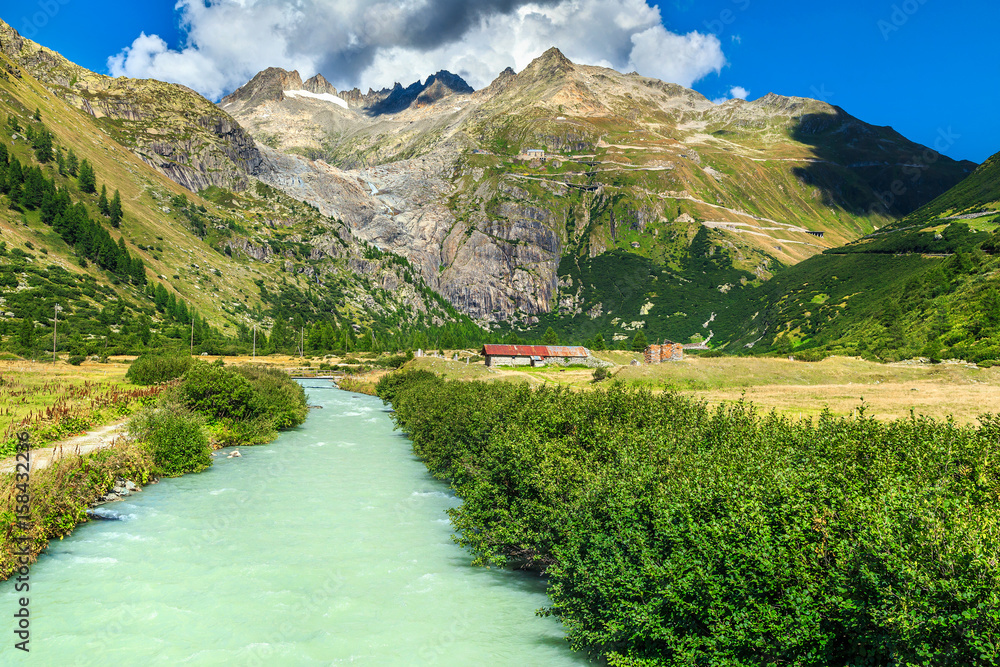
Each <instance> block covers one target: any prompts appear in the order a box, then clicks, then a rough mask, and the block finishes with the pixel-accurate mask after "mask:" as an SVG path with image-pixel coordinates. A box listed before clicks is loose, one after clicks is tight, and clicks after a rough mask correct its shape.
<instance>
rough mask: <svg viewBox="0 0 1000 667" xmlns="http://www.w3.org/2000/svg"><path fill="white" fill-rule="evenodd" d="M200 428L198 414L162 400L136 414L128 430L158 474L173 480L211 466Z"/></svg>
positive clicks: (210, 451)
mask: <svg viewBox="0 0 1000 667" xmlns="http://www.w3.org/2000/svg"><path fill="white" fill-rule="evenodd" d="M203 425H204V420H203V419H202V418H201V417H200V416H199V415H196V414H193V413H191V412H189V411H187V410H186V409H185V408H184V407H183V406H181V405H179V404H177V403H171V402H168V401H164V402H161V403H160V404H159V405H158V406H156V407H153V408H146V409H144V410H142V411H141V412H139V413H138V414H137V415H135V416H134V417H133V418H132V419H131V420H130V421H129V425H128V430H129V433H131V434H132V436H133V437H134V438H136V439H137V440H139V441H141V442H144V443H146V445H147V446H148V447H149V451H150V453H151V454H152V456H153V463H154V466H155V468H156V473H157V474H158V475H163V476H167V477H176V476H177V475H183V474H184V473H188V472H201V471H202V470H204V469H205V468H208V467H209V466H210V465H212V450H211V449H210V448H209V446H208V437H207V436H206V435H205V432H204V430H203V428H202V427H203Z"/></svg>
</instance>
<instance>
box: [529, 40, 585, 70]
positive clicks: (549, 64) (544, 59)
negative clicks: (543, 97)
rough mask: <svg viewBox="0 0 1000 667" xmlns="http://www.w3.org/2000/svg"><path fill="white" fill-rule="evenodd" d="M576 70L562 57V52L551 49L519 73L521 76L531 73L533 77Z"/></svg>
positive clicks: (554, 48)
mask: <svg viewBox="0 0 1000 667" xmlns="http://www.w3.org/2000/svg"><path fill="white" fill-rule="evenodd" d="M575 68H576V65H574V64H573V62H572V61H571V60H570V59H569V58H567V57H566V56H564V55H563V52H562V51H560V50H559V49H557V48H556V47H554V46H553V47H552V48H551V49H549V50H548V51H546V52H545V53H543V54H542V55H540V56H538V57H537V58H535V59H534V60H532V61H531V62H530V63H529V64H528V66H527V67H525V68H524V71H523V72H521V74H522V75H524V74H527V73H532V74H535V75H542V76H551V75H557V74H568V73H569V72H572V71H573V70H574V69H575Z"/></svg>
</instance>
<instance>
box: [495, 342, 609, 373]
mask: <svg viewBox="0 0 1000 667" xmlns="http://www.w3.org/2000/svg"><path fill="white" fill-rule="evenodd" d="M479 354H480V356H483V357H485V358H486V365H487V366H535V367H539V366H545V365H547V364H550V363H555V364H586V363H587V360H588V358H589V357H590V351H589V350H588V349H587V348H585V347H580V346H567V345H492V344H491V345H483V349H482V350H480V351H479Z"/></svg>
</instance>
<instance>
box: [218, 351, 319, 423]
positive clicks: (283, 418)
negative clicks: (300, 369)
mask: <svg viewBox="0 0 1000 667" xmlns="http://www.w3.org/2000/svg"><path fill="white" fill-rule="evenodd" d="M232 370H233V371H234V372H236V373H238V374H240V375H242V376H243V377H245V378H246V379H247V380H249V381H250V384H251V385H252V386H253V388H254V391H256V392H257V394H258V396H259V399H260V402H261V405H262V406H263V411H264V413H265V414H266V415H267V418H268V419H270V421H271V423H272V424H273V428H277V429H283V428H291V427H293V426H298V425H299V424H301V423H302V422H304V421H305V420H306V416H307V415H308V414H309V408H308V407H307V406H306V392H305V390H304V389H303V388H302V385H300V384H299V383H298V382H296V381H295V380H293V379H292V378H291V377H290V376H289V375H288V373H285V372H283V371H280V370H278V369H276V368H264V367H260V366H236V367H234V368H233V369H232Z"/></svg>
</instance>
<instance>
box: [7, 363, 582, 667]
mask: <svg viewBox="0 0 1000 667" xmlns="http://www.w3.org/2000/svg"><path fill="white" fill-rule="evenodd" d="M305 385H306V387H307V391H308V393H309V402H310V403H311V404H313V405H318V406H321V409H315V410H312V411H311V412H310V416H309V419H308V420H307V421H306V423H305V424H304V425H303V426H302V427H300V428H298V429H295V430H293V431H289V432H286V433H283V434H282V435H281V436H280V437H278V439H277V440H276V441H275V442H273V443H271V444H270V445H266V446H262V447H254V448H245V449H242V450H241V453H242V454H243V457H242V458H232V459H230V458H226V456H225V451H223V452H220V455H219V457H218V458H217V459H216V461H215V465H214V466H213V467H212V468H210V469H209V470H207V471H206V472H204V473H201V474H196V475H187V476H185V477H181V478H178V479H168V480H164V481H162V482H161V483H159V484H155V485H150V486H148V487H147V488H146V489H145V490H143V491H142V492H141V493H138V494H135V495H133V496H132V497H130V498H128V499H126V500H124V501H121V502H116V503H112V504H109V505H105V506H103V508H101V511H102V512H104V513H105V514H108V515H112V516H115V517H117V520H110V521H92V522H89V523H87V524H84V525H82V526H79V527H78V528H77V529H76V531H75V532H74V533H73V534H72V535H71V536H70V537H68V538H66V539H64V540H62V541H58V540H57V541H55V542H53V543H52V544H50V546H49V548H48V550H47V551H46V552H45V553H44V554H43V555H42V557H41V558H40V560H39V561H38V563H36V564H35V565H33V566H32V568H31V573H30V585H31V591H30V604H29V610H30V615H31V616H30V618H31V626H30V632H31V641H30V644H29V646H30V648H31V651H30V653H29V654H24V653H23V652H22V651H19V650H16V649H15V648H14V642H15V641H17V640H16V638H15V637H14V635H13V632H12V630H13V628H14V623H13V621H14V619H13V618H12V614H13V612H14V611H15V610H16V609H17V606H16V605H17V603H16V598H17V597H20V596H21V595H23V594H17V595H15V592H14V590H13V582H12V581H7V582H5V583H3V584H0V608H2V610H3V612H2V615H3V617H4V618H6V619H7V621H6V622H5V623H4V624H0V629H2V630H3V635H2V636H3V639H2V645H0V664H3V665H10V664H33V665H52V666H55V665H59V666H60V667H62V666H70V665H113V664H132V665H146V664H156V665H341V664H352V665H511V666H521V665H546V666H548V665H553V666H557V665H581V664H587V661H586V660H585V659H584V658H583V657H582V656H580V655H578V654H575V653H573V652H571V651H570V650H569V648H568V646H567V644H566V642H565V640H564V639H563V630H562V627H561V625H560V623H559V621H558V620H556V619H553V618H551V617H538V616H536V615H535V611H536V610H537V609H539V608H542V607H545V606H546V605H547V604H548V599H547V598H546V596H545V590H544V582H543V581H542V580H541V579H540V578H539V577H538V576H537V575H530V574H525V573H521V572H511V571H504V570H497V569H485V568H475V567H471V566H470V565H469V562H470V560H471V556H470V555H469V553H468V552H466V551H465V550H464V549H462V548H461V547H459V546H457V545H456V544H455V543H454V542H453V541H452V539H451V534H452V531H451V526H450V524H449V522H448V519H447V515H446V514H445V510H446V509H448V508H449V507H454V506H456V505H457V504H458V502H459V501H458V500H457V499H456V498H455V497H454V496H452V495H451V494H450V492H449V490H448V487H447V486H446V485H445V484H443V483H441V482H440V481H437V480H435V479H434V478H433V477H431V476H430V475H429V474H428V472H427V470H426V468H425V467H424V466H423V464H422V463H421V462H420V461H419V460H418V459H417V458H416V457H415V456H414V455H413V452H412V450H411V447H410V442H409V441H408V440H407V439H406V438H405V437H404V436H403V435H401V434H400V433H399V432H397V431H393V424H392V421H391V419H390V417H389V414H388V413H387V409H386V408H385V407H384V406H383V405H382V402H381V401H379V400H378V399H375V398H371V397H369V396H361V395H357V394H351V393H347V392H341V391H338V390H336V389H334V388H333V386H332V385H328V384H327V383H326V382H325V381H317V380H310V381H307V382H305Z"/></svg>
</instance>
